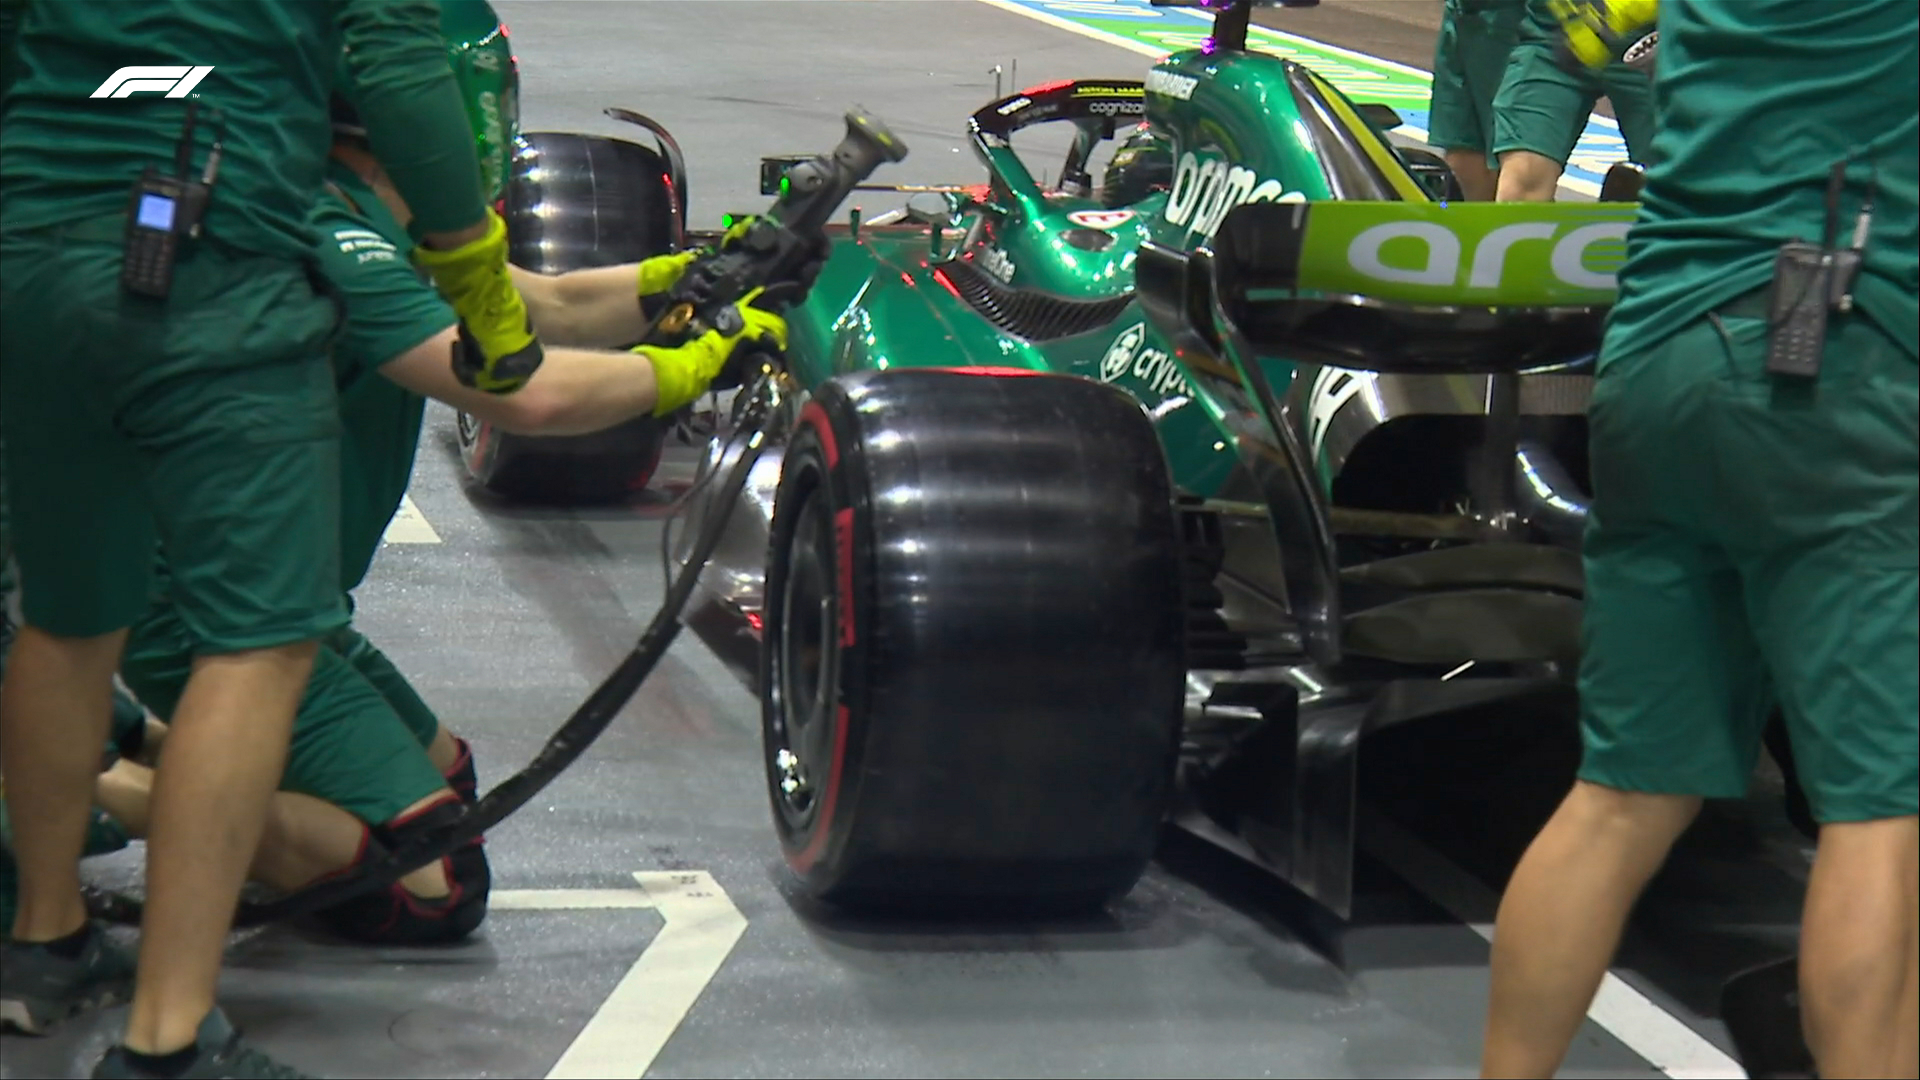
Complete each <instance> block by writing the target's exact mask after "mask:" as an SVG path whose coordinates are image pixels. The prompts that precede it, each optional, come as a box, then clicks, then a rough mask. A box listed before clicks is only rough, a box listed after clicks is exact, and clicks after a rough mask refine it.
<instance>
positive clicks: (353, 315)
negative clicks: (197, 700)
mask: <svg viewBox="0 0 1920 1080" xmlns="http://www.w3.org/2000/svg"><path fill="white" fill-rule="evenodd" d="M442 29H443V32H444V33H445V34H446V35H447V37H448V46H449V54H450V58H451V60H452V63H453V65H454V68H455V73H456V75H457V76H458V79H459V82H460V85H461V88H462V93H463V97H464V100H465V104H466V106H467V114H468V120H469V122H470V123H471V124H472V125H473V127H474V131H475V135H476V138H477V141H478V143H479V145H480V147H481V148H482V155H481V157H482V162H483V165H485V164H487V156H488V155H487V153H486V150H487V149H488V148H504V147H509V146H511V145H512V143H513V139H514V137H515V136H516V135H517V132H515V131H513V130H511V120H510V118H511V117H513V116H515V115H517V113H518V109H517V107H516V104H517V103H516V101H515V99H516V97H517V81H516V72H515V69H514V63H513V59H512V56H511V51H510V49H509V47H508V45H507V42H506V39H505V35H504V34H503V33H500V32H499V23H498V19H497V18H496V17H495V16H494V14H493V11H492V9H491V7H489V6H488V5H487V4H486V3H484V2H483V0H459V2H454V0H449V2H447V3H445V4H443V5H442ZM476 52H480V53H491V54H492V55H491V56H489V57H487V58H486V59H484V60H481V61H480V62H477V63H476V62H475V57H476ZM489 106H491V107H489ZM503 117H504V118H509V119H506V120H503V119H502V118H503ZM334 130H335V140H334V145H333V150H332V155H331V158H330V160H329V162H328V175H327V180H328V188H327V194H326V196H325V197H324V199H323V201H322V204H321V206H320V207H319V209H318V210H317V212H316V215H315V224H316V226H317V228H318V229H319V231H320V234H321V242H320V245H319V248H318V250H317V251H316V256H317V258H318V260H319V261H320V263H321V265H322V267H323V269H324V271H325V273H326V275H327V277H328V278H329V280H330V281H331V282H332V283H333V284H334V286H335V288H336V289H338V290H339V293H340V295H341V296H342V298H343V300H344V305H345V313H346V319H345V324H344V329H343V332H342V334H341V336H340V338H339V340H338V341H337V342H336V343H335V346H334V349H333V353H332V359H333V365H334V370H335V378H336V385H337V388H338V396H339V401H340V418H341V424H342V439H341V491H340V506H341V536H340V555H341V567H342V580H341V587H342V590H343V591H344V592H345V593H347V594H349V604H350V605H351V593H352V591H353V590H354V589H355V588H357V587H358V586H359V584H360V583H361V581H362V580H364V578H365V576H366V573H367V570H368V568H369V566H370V565H371V564H372V561H373V558H374V556H375V554H376V552H377V551H378V549H379V546H380V543H381V538H382V536H383V535H384V533H385V531H386V528H387V525H388V523H389V521H390V520H391V519H392V516H393V514H394V513H395V512H396V511H397V510H398V508H399V506H400V502H401V498H402V496H403V495H404V494H405V492H406V489H407V485H408V481H409V479H410V477H411V474H412V469H413V461H414V454H415V447H416V445H417V444H418V442H419V437H420V429H421V423H422V418H423V414H424V411H425V405H426V398H428V397H432V398H436V399H438V400H441V401H444V402H446V403H447V404H450V405H452V406H454V407H456V408H458V409H461V410H463V411H466V412H468V413H471V414H473V415H475V416H478V417H480V418H481V419H483V420H486V421H488V422H490V423H493V424H495V425H497V426H499V427H500V428H502V429H504V430H508V431H514V432H520V433H527V434H546V435H566V434H583V433H587V432H593V431H599V430H602V429H605V428H608V427H612V426H614V425H616V424H620V423H624V422H626V421H627V420H630V419H633V418H634V417H637V416H642V415H647V414H649V413H651V414H654V415H661V416H664V415H668V414H670V413H672V412H674V411H676V410H678V409H680V408H682V407H683V406H685V405H687V404H688V403H690V402H691V401H693V400H694V399H695V398H696V397H697V396H698V395H699V394H701V393H702V392H704V391H705V389H706V387H707V385H708V384H709V383H710V382H711V381H712V380H713V378H714V376H715V375H716V374H717V373H718V372H719V370H720V368H721V367H722V365H723V364H724V363H725V362H726V360H727V359H728V357H729V356H730V355H731V354H732V351H733V349H734V348H735V346H736V345H738V344H740V343H741V342H742V341H751V340H755V339H760V338H765V339H770V340H771V342H772V344H773V345H774V346H775V347H776V348H779V347H784V345H785V337H786V328H785V325H784V323H783V322H782V320H781V319H780V318H779V317H778V316H776V315H773V314H771V313H769V312H765V311H761V310H759V309H755V308H743V309H742V315H743V320H744V328H743V329H742V330H741V331H740V332H739V333H737V334H735V335H734V336H731V337H723V336H721V335H720V334H719V333H717V332H714V333H709V334H708V335H706V336H705V337H703V338H699V339H696V340H695V341H693V342H691V343H689V344H687V345H685V346H683V347H680V348H674V349H667V348H656V347H653V346H643V347H641V348H639V349H636V350H634V351H632V352H628V351H625V350H620V351H614V350H612V349H607V350H605V351H598V350H589V349H585V348H577V347H576V348H568V347H565V346H566V345H568V344H576V345H578V344H585V345H596V346H618V345H622V344H626V343H630V342H632V341H634V340H635V339H637V338H639V337H640V336H641V334H642V333H643V332H644V330H645V319H644V317H643V316H642V313H641V300H642V297H643V296H645V295H647V294H653V293H658V292H660V291H662V290H665V289H666V288H668V287H670V286H671V285H672V284H673V282H674V281H675V280H676V279H677V278H678V276H679V274H680V272H681V271H682V270H683V269H684V267H685V266H686V264H687V263H688V262H690V261H691V260H692V259H693V258H695V257H696V255H697V253H696V252H692V251H689V252H683V253H679V254H674V255H667V256H662V257H659V258H655V259H650V260H648V261H646V262H644V263H640V264H637V265H635V264H628V265H625V266H615V267H603V268H595V269H593V270H589V271H580V272H576V273H573V274H567V275H560V276H555V277H548V276H544V275H538V274H531V273H525V272H522V271H519V270H517V269H516V270H515V271H514V274H515V276H516V278H517V283H518V284H519V285H520V286H521V287H522V288H523V290H524V291H523V295H524V296H525V297H526V299H527V303H528V310H529V314H530V316H531V317H532V319H533V322H534V324H535V326H536V327H537V328H538V329H539V330H540V333H541V336H542V340H543V341H544V342H545V349H544V354H545V355H544V359H543V361H542V362H541V364H540V365H539V366H538V367H537V368H535V369H534V370H533V371H532V373H531V375H530V377H528V378H527V379H526V380H525V381H524V383H523V384H522V385H520V386H519V387H518V388H517V389H515V390H513V391H511V392H505V393H496V392H490V391H488V390H483V389H480V388H477V387H475V386H472V385H469V384H468V383H467V382H466V381H463V380H462V379H461V378H460V377H459V376H457V375H456V373H455V367H454V365H453V364H451V363H450V362H449V359H450V357H452V356H453V355H454V353H455V350H456V349H459V348H461V347H462V342H461V333H460V329H459V327H458V326H457V319H456V316H455V314H454V312H453V311H452V310H451V309H450V308H449V307H448V306H447V304H446V302H445V301H444V300H443V299H442V298H441V297H440V296H439V295H438V294H437V293H436V292H435V290H434V288H433V286H432V285H430V284H428V283H427V282H426V281H424V280H422V278H421V277H420V276H419V275H418V274H417V273H416V272H415V271H414V270H413V268H412V267H411V266H410V265H409V264H408V257H409V254H410V252H411V251H412V248H413V244H412V241H411V240H409V239H408V232H407V227H406V226H407V223H408V221H409V220H410V217H411V214H410V212H409V210H408V208H407V206H406V204H405V202H404V201H403V200H402V199H401V198H400V196H399V194H398V192H397V191H396V189H395V188H394V187H393V185H392V184H391V183H390V182H389V181H388V179H387V177H386V174H385V172H384V170H383V169H382V168H381V166H380V163H379V161H378V160H377V159H376V158H375V157H374V155H373V152H372V149H371V147H370V146H369V145H368V143H367V141H366V136H365V130H364V128H362V127H361V125H360V122H359V118H358V116H357V114H356V112H355V110H354V107H353V105H352V104H351V102H350V101H347V100H345V99H344V98H341V99H336V101H335V105H334ZM487 171H488V176H487V180H488V182H489V184H490V185H491V190H490V191H488V192H487V197H488V199H489V200H495V199H498V198H500V197H501V195H502V194H503V190H504V171H505V170H504V169H502V168H494V169H489V170H487ZM636 354H637V355H636ZM162 573H163V574H164V567H162ZM322 646H323V647H322V648H321V650H320V651H319V653H318V655H317V657H316V659H315V662H314V671H313V675H312V678H311V679H310V680H309V682H308V685H307V689H306V692H305V694H304V696H303V697H302V699H301V702H300V706H299V710H298V712H297V714H296V718H295V721H294V731H293V740H292V747H291V750H290V753H289V757H288V761H287V768H286V772H285V774H284V777H283V780H282V784H281V791H280V792H279V793H278V794H277V795H276V796H275V798H274V802H273V806H272V810H271V812H270V814H269V817H268V822H267V829H266V833H265V835H264V837H263V839H262V842H261V845H260V848H259V851H258V853H257V855H256V857H255V859H254V861H253V864H252V867H251V876H252V877H253V878H254V879H255V880H256V881H258V882H260V883H262V884H266V885H268V886H271V887H273V888H276V889H281V890H287V891H291V890H295V889H299V888H303V887H305V886H307V885H310V884H314V883H316V882H318V881H321V880H323V879H325V878H328V877H331V876H334V875H337V874H341V873H345V872H347V871H349V870H351V869H352V868H353V867H354V866H356V865H357V864H358V863H360V862H361V861H363V860H365V859H366V858H368V857H369V856H370V855H372V854H375V853H376V851H377V849H379V848H381V847H383V846H389V845H391V844H393V843H394V842H395V841H396V839H397V838H399V837H401V836H403V835H404V834H405V833H406V832H407V830H408V829H410V828H419V827H422V826H425V825H427V824H429V823H431V822H432V821H433V820H435V819H437V818H439V817H441V816H442V815H446V814H449V813H452V812H455V811H456V809H457V806H458V803H459V802H460V801H469V802H470V801H472V800H473V799H474V798H475V795H476V780H475V773H474V769H473V762H472V755H471V751H470V750H469V748H468V746H467V744H466V743H465V741H464V740H461V739H459V738H457V737H456V736H454V735H453V734H452V733H451V732H450V731H449V730H448V729H447V728H446V727H445V726H444V725H443V724H442V723H441V722H440V720H439V719H438V717H437V716H436V715H435V714H434V712H433V710H432V709H431V708H430V707H429V706H428V705H427V704H426V703H425V701H424V700H422V698H421V696H420V695H419V694H418V693H417V692H416V691H415V690H414V689H413V687H412V686H410V685H409V684H408V682H407V680H406V678H405V676H403V675H402V674H401V673H400V672H399V671H398V669H396V668H395V667H394V665H393V664H392V662H391V661H390V660H388V659H387V657H386V656H385V655H384V654H382V653H381V651H380V650H379V649H378V648H376V647H375V646H374V645H373V644H372V643H371V642H369V641H368V640H367V639H366V638H365V637H363V636H361V635H360V634H359V632H358V631H356V630H354V629H353V628H352V627H351V626H348V627H345V628H342V629H341V630H338V631H335V632H334V633H333V634H331V635H329V636H328V637H327V638H324V639H323V640H322ZM193 650H194V641H193V638H192V635H191V633H190V632H189V631H188V629H187V627H186V625H185V624H184V623H183V622H182V621H181V619H180V617H179V615H178V613H177V611H176V610H175V609H174V608H173V606H172V605H171V604H169V603H165V602H163V603H161V604H159V605H157V606H156V607H155V608H154V609H153V610H152V611H151V612H149V613H148V615H147V616H146V618H144V619H143V620H142V621H141V622H140V623H139V624H138V625H136V626H135V628H134V631H133V634H132V637H131V639H130V641H129V643H128V647H127V652H126V658H125V660H124V662H123V665H122V676H123V678H124V679H125V680H126V682H127V684H128V685H129V686H130V687H131V688H132V689H133V690H134V692H135V693H136V694H137V695H139V697H140V698H141V700H142V702H143V703H144V704H146V705H147V706H148V707H149V708H151V709H153V710H154V711H155V712H156V713H157V714H158V715H160V716H161V717H163V718H164V717H166V716H169V715H171V713H172V710H173V708H174V706H175V704H176V703H177V702H178V700H179V696H180V692H181V690H182V688H183V687H184V685H185V681H186V676H187V674H188V672H189V670H190V664H191V657H192V653H193ZM149 749H150V750H151V749H154V748H153V747H149ZM151 782H152V773H151V770H150V769H149V768H147V767H146V766H145V765H143V764H141V763H139V762H137V761H132V760H121V761H118V762H116V763H115V764H114V765H113V767H112V768H111V769H109V770H108V771H107V772H106V773H104V774H103V775H102V776H101V777H100V779H99V783H98V786H97V801H98V802H99V804H100V805H101V806H102V807H103V808H105V809H106V810H107V811H109V812H110V813H111V814H112V815H113V816H114V817H115V818H116V819H118V820H119V821H120V822H122V823H123V824H124V825H126V826H127V827H128V828H129V830H130V831H132V832H134V833H135V834H136V835H137V834H139V832H140V830H141V829H142V827H143V824H144V820H145V814H146V805H147V800H148V798H149V793H150V790H151ZM489 882H490V874H489V869H488V865H487V860H486V856H485V854H484V852H483V850H482V848H481V845H480V842H479V841H478V840H475V841H473V842H472V843H471V844H469V845H468V846H467V847H465V848H463V849H461V850H459V851H456V852H454V853H452V854H450V855H448V856H446V857H444V858H442V859H441V860H440V861H439V862H438V863H435V864H430V865H428V866H426V867H422V868H421V869H419V870H416V871H414V872H413V873H412V874H409V875H408V876H407V877H405V878H403V879H402V880H401V881H399V882H396V883H395V884H393V885H392V886H389V887H388V888H386V889H381V890H375V891H373V892H371V893H369V894H366V895H363V896H361V897H359V898H357V899H354V900H350V901H347V902H345V903H343V904H341V905H339V906H337V907H333V908H328V909H324V910H322V911H321V912H320V913H318V915H319V918H320V920H321V921H322V922H323V923H325V924H326V925H327V926H328V927H330V928H331V929H332V930H334V931H335V932H337V933H339V934H341V935H343V936H345V937H348V938H351V939H354V940H360V941H369V942H408V943H438V942H449V941H455V940H458V939H460V938H463V937H465V936H466V935H468V934H470V933H471V932H472V931H473V930H474V929H475V928H476V927H477V926H478V925H479V924H480V922H481V921H482V920H483V919H484V917H485V910H486V897H487V891H488V887H489Z"/></svg>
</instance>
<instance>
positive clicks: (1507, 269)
mask: <svg viewBox="0 0 1920 1080" xmlns="http://www.w3.org/2000/svg"><path fill="white" fill-rule="evenodd" d="M1638 209H1639V208H1638V205H1637V204H1634V203H1585V204H1580V203H1416V202H1377V203H1368V202H1316V203H1292V204H1288V203H1248V204H1245V205H1242V206H1239V207H1236V208H1235V209H1234V210H1233V211H1232V212H1231V213H1230V214H1228V215H1227V217H1226V220H1225V221H1224V222H1222V224H1221V226H1220V228H1219V230H1218V231H1217V232H1216V233H1215V234H1214V238H1213V242H1212V245H1211V248H1210V249H1202V250H1200V251H1196V252H1193V253H1191V254H1188V253H1182V252H1177V251H1172V250H1170V249H1167V248H1165V247H1163V246H1161V245H1156V244H1149V245H1146V246H1145V247H1144V248H1143V249H1142V252H1141V255H1140V257H1139V282H1138V285H1137V288H1138V290H1139V292H1140V294H1141V299H1142V302H1143V303H1144V304H1145V305H1146V307H1147V309H1148V313H1149V314H1150V315H1156V317H1157V319H1158V320H1160V321H1163V322H1164V323H1166V324H1168V325H1163V329H1167V330H1175V331H1177V333H1176V336H1182V335H1184V336H1186V337H1189V338H1194V339H1197V343H1205V344H1207V345H1209V346H1211V348H1209V349H1207V351H1208V352H1212V353H1215V354H1216V355H1218V354H1219V352H1220V350H1221V346H1223V345H1225V344H1226V343H1227V342H1226V339H1228V338H1237V339H1239V341H1238V343H1239V345H1240V346H1241V348H1242V349H1245V350H1247V351H1249V352H1251V353H1254V354H1258V355H1266V356H1283V357H1286V358H1287V359H1291V360H1298V361H1305V362H1309V363H1319V364H1332V365H1335V366H1339V367H1346V368H1358V369H1363V370H1367V371H1379V372H1392V373H1407V374H1417V373H1428V374H1447V373H1462V372H1473V373H1488V372H1491V373H1500V372H1512V371H1521V370H1526V369H1530V368H1541V367H1549V366H1554V365H1558V364H1566V363H1571V362H1574V361H1576V360H1578V359H1580V358H1582V357H1583V356H1585V355H1588V354H1591V353H1592V352H1593V351H1594V350H1596V349H1597V348H1598V347H1599V342H1600V334H1601V329H1602V326H1603V324H1604V322H1605V319H1606V313H1607V310H1608V309H1609V308H1610V307H1611V306H1612V304H1613V301H1614V297H1615V292H1616V278H1615V275H1616V274H1617V272H1618V271H1619V268H1620V266H1621V264H1622V263H1623V262H1625V259H1626V234H1627V230H1628V229H1629V228H1630V227H1631V226H1632V224H1633V220H1634V217H1635V216H1636V214H1637V213H1638Z"/></svg>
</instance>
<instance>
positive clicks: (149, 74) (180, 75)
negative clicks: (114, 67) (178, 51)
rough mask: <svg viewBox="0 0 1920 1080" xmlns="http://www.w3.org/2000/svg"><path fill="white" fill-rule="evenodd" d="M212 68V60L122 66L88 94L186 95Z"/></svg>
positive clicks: (121, 95) (177, 96) (119, 95)
mask: <svg viewBox="0 0 1920 1080" xmlns="http://www.w3.org/2000/svg"><path fill="white" fill-rule="evenodd" d="M212 71H213V65H211V64H209V65H207V66H206V67H173V66H159V67H123V68H121V69H120V70H119V71H116V72H114V73H113V74H112V75H110V76H108V78H107V81H106V82H103V83H101V84H100V89H98V90H95V91H94V92H93V93H91V94H88V95H87V96H88V97H97V98H122V97H126V96H128V95H129V94H165V95H167V96H168V97H170V98H183V97H186V96H187V94H188V92H189V91H191V90H192V89H193V88H194V87H196V86H199V85H200V80H201V79H204V78H206V77H207V75H208V74H209V73H210V72H212Z"/></svg>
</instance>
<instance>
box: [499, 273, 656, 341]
mask: <svg viewBox="0 0 1920 1080" xmlns="http://www.w3.org/2000/svg"><path fill="white" fill-rule="evenodd" d="M511 269H512V273H513V284H514V287H515V288H517V289H519V290H520V295H521V296H523V297H525V298H526V301H527V315H528V317H530V318H531V319H533V325H534V328H535V329H537V330H538V331H539V332H540V339H541V340H542V341H546V342H549V343H551V344H558V345H580V346H584V347H587V348H609V349H611V348H619V347H622V346H626V345H631V344H633V343H634V342H636V341H639V340H640V338H641V335H643V334H645V333H646V329H647V317H646V315H645V313H643V312H642V311H641V310H640V297H639V296H638V295H636V294H635V292H634V281H635V279H636V278H637V277H638V276H639V267H638V266H636V265H635V264H633V263H627V264H626V265H624V266H593V267H588V268H587V269H585V270H569V271H567V272H566V273H564V274H536V273H534V272H533V271H531V270H522V269H521V268H519V267H517V266H515V267H512V268H511Z"/></svg>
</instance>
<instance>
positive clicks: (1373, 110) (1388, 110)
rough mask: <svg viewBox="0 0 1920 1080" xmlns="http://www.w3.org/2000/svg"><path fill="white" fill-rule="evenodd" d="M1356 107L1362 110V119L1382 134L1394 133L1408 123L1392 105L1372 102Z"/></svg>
mask: <svg viewBox="0 0 1920 1080" xmlns="http://www.w3.org/2000/svg"><path fill="white" fill-rule="evenodd" d="M1354 107H1355V108H1357V109H1359V110H1360V116H1361V118H1362V119H1364V120H1366V122H1367V123H1369V124H1372V125H1373V127H1374V130H1376V131H1379V132H1380V133H1382V134H1385V133H1387V132H1389V131H1392V130H1393V129H1394V128H1397V127H1399V126H1400V125H1401V124H1404V123H1406V120H1405V119H1404V118H1403V117H1401V115H1400V113H1399V112H1398V111H1397V110H1396V109H1394V107H1393V106H1391V105H1382V104H1379V103H1378V102H1371V103H1368V104H1366V105H1356V106H1354Z"/></svg>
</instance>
